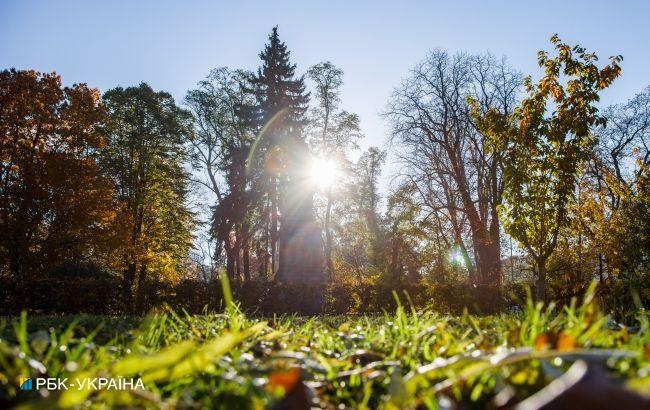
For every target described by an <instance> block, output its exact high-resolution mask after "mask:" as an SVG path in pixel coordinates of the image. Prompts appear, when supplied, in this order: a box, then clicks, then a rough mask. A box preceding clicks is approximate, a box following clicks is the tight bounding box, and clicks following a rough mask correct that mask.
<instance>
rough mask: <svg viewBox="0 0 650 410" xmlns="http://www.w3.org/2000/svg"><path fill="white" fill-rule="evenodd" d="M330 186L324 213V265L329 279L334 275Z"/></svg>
mask: <svg viewBox="0 0 650 410" xmlns="http://www.w3.org/2000/svg"><path fill="white" fill-rule="evenodd" d="M331 224H332V186H331V185H330V187H329V189H328V191H327V211H326V213H325V263H326V265H327V274H328V275H329V277H330V278H331V277H332V275H334V263H333V262H332V227H331Z"/></svg>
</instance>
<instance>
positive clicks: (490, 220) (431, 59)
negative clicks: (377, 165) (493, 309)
mask: <svg viewBox="0 0 650 410" xmlns="http://www.w3.org/2000/svg"><path fill="white" fill-rule="evenodd" d="M519 87H520V76H519V74H518V73H517V72H514V71H513V70H512V69H510V68H509V67H508V66H507V64H506V63H505V61H497V60H496V59H494V57H492V56H490V55H483V56H471V55H466V54H457V55H453V56H452V55H449V53H447V52H446V51H442V50H435V51H433V52H431V53H430V54H429V55H428V56H427V58H426V59H425V60H424V61H423V62H421V63H420V64H418V65H417V66H416V67H415V68H413V70H412V71H411V75H410V76H409V78H407V79H406V80H404V82H403V83H402V85H401V86H400V87H398V88H397V89H396V90H395V91H394V92H393V94H392V96H391V99H390V101H389V103H388V106H387V108H386V109H385V111H384V116H385V117H386V118H387V119H388V120H389V121H390V123H391V126H392V132H391V142H392V143H394V144H396V145H397V146H398V147H399V148H400V152H398V154H397V155H398V157H399V159H400V160H401V162H402V163H403V164H404V166H405V167H404V171H403V173H402V177H403V178H404V179H405V180H406V182H408V183H410V184H413V186H414V187H416V188H417V193H418V196H419V197H420V201H421V204H422V205H423V210H424V211H425V212H431V213H436V214H437V215H438V218H439V219H440V220H441V222H444V223H445V224H447V225H449V227H450V229H448V231H450V232H451V236H452V238H451V241H450V242H453V243H454V245H455V246H456V247H458V248H459V249H461V250H462V253H463V254H464V256H465V258H464V259H465V265H466V266H467V268H468V270H469V273H470V276H474V271H475V270H474V268H473V262H472V261H471V259H470V257H469V252H468V249H473V254H474V255H475V257H474V259H475V260H476V263H475V264H476V277H473V278H472V280H473V281H474V282H475V283H479V284H483V285H493V286H494V285H497V286H498V285H499V284H500V282H501V245H500V233H501V232H500V231H501V227H500V223H499V218H498V215H497V208H498V206H499V205H500V204H501V201H502V192H503V185H502V179H501V178H502V167H503V160H502V154H501V152H499V151H494V150H493V151H490V150H488V149H487V146H486V142H487V138H486V136H485V134H484V133H482V132H481V131H480V130H479V129H477V127H476V124H475V122H474V121H473V119H472V117H471V116H470V107H469V104H468V102H467V98H468V97H470V98H472V99H474V100H475V101H476V102H477V104H478V105H480V110H481V111H483V112H485V111H487V110H489V109H494V110H497V111H499V112H501V113H502V114H503V115H508V114H510V113H511V111H512V108H513V106H514V102H515V98H516V97H517V90H518V89H519ZM466 232H469V235H468V236H469V244H466V243H465V237H466V236H467V235H466Z"/></svg>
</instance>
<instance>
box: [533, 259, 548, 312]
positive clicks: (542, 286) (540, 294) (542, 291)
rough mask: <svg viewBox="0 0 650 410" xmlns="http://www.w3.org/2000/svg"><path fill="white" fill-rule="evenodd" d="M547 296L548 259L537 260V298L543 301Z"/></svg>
mask: <svg viewBox="0 0 650 410" xmlns="http://www.w3.org/2000/svg"><path fill="white" fill-rule="evenodd" d="M545 298H546V259H538V260H537V283H536V284H535V299H536V300H537V301H540V302H543V301H544V299H545Z"/></svg>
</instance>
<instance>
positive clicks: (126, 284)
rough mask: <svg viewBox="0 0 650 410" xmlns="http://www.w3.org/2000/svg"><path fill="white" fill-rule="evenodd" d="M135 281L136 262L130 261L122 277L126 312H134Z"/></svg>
mask: <svg viewBox="0 0 650 410" xmlns="http://www.w3.org/2000/svg"><path fill="white" fill-rule="evenodd" d="M133 282H135V262H129V264H128V265H127V267H126V269H125V270H124V277H123V278H122V303H123V304H124V312H126V313H133V310H134V309H133V293H132V292H133Z"/></svg>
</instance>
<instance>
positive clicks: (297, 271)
mask: <svg viewBox="0 0 650 410" xmlns="http://www.w3.org/2000/svg"><path fill="white" fill-rule="evenodd" d="M260 58H261V59H262V62H263V63H262V66H261V67H260V68H259V70H258V72H257V75H254V76H252V78H251V79H250V83H251V85H252V87H251V91H252V92H253V93H254V94H255V96H256V100H257V104H256V105H255V106H251V107H242V108H243V109H242V111H241V112H242V114H243V115H244V116H245V117H246V118H247V119H248V121H250V122H251V124H252V125H254V126H256V128H257V129H258V130H259V131H258V134H259V135H258V142H257V144H256V148H255V150H256V152H255V153H254V155H256V156H258V157H263V158H264V166H265V170H266V172H265V178H266V181H265V189H266V191H267V199H268V208H269V214H270V215H269V232H268V235H269V237H270V238H269V239H270V248H271V249H270V254H271V266H272V268H273V270H275V266H276V261H275V254H276V249H277V243H278V241H279V245H280V246H279V263H278V264H277V265H278V273H277V277H278V279H280V280H282V281H308V282H311V281H313V280H314V279H317V278H318V280H320V278H321V277H322V276H323V266H322V265H323V249H322V238H321V237H320V229H318V226H317V224H316V223H315V220H314V210H313V188H312V187H310V186H309V184H307V183H305V182H306V175H307V173H306V172H305V171H306V169H305V168H306V164H307V163H308V162H306V161H308V160H309V150H308V148H307V144H306V142H305V138H304V136H303V133H302V131H303V128H304V127H305V125H306V123H307V120H306V118H305V114H306V111H307V108H308V103H309V93H306V92H305V83H304V76H301V77H299V78H296V65H295V64H291V62H290V52H289V51H288V50H287V46H286V44H285V43H284V42H281V41H280V38H279V36H278V28H277V26H276V27H274V28H273V31H272V32H271V35H270V36H269V43H268V44H267V45H266V46H265V48H264V51H262V52H261V53H260ZM278 210H281V215H282V220H281V221H279V220H278ZM278 225H279V229H278Z"/></svg>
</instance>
